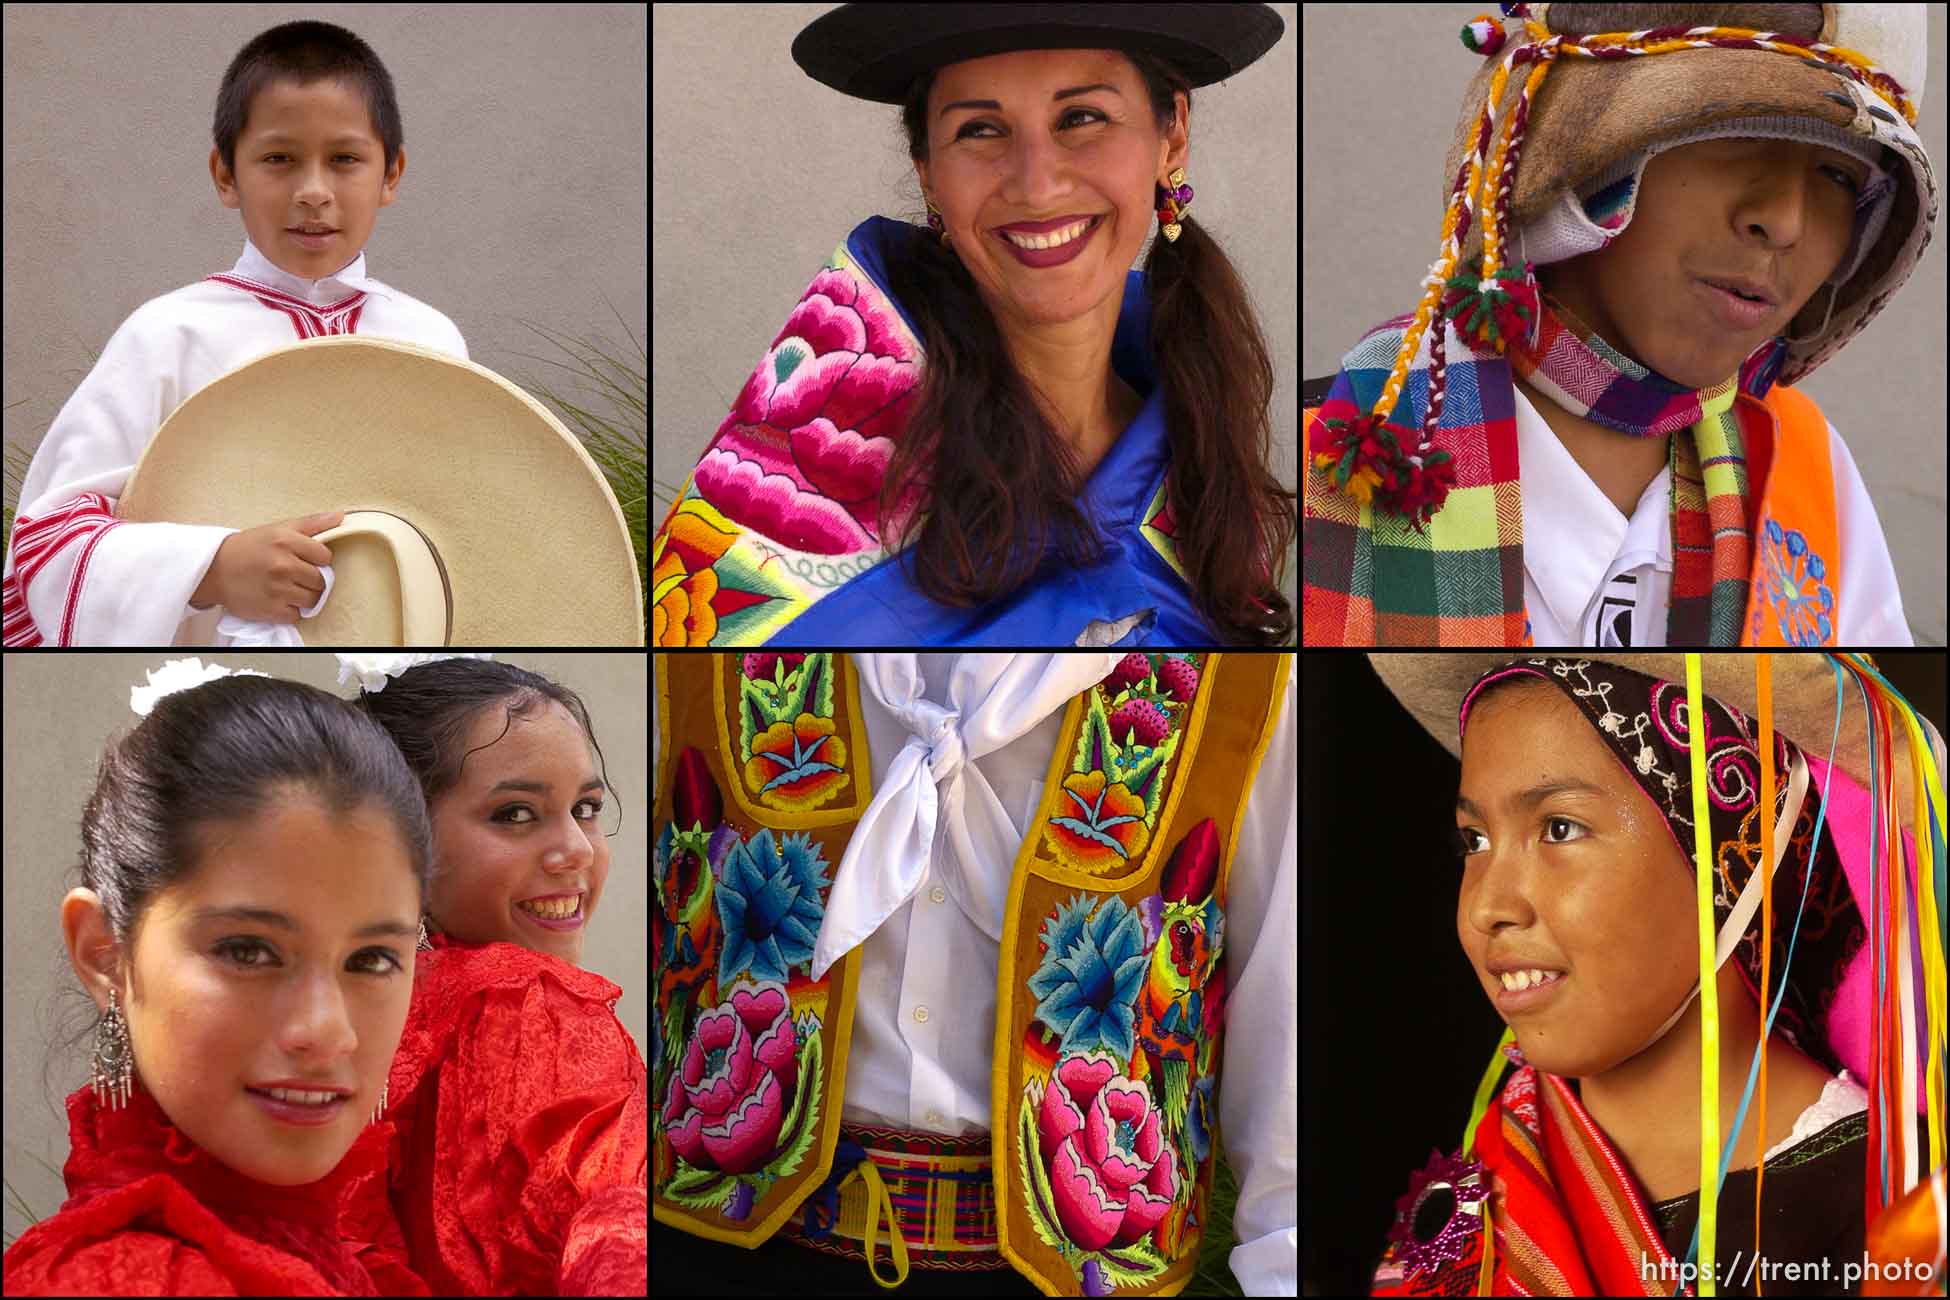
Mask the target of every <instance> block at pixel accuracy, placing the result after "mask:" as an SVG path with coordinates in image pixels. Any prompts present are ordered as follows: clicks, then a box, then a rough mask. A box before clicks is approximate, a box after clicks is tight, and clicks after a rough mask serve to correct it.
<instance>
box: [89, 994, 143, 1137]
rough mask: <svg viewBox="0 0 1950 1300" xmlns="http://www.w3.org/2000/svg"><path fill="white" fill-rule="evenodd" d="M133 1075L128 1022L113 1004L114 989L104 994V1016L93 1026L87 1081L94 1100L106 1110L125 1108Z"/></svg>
mask: <svg viewBox="0 0 1950 1300" xmlns="http://www.w3.org/2000/svg"><path fill="white" fill-rule="evenodd" d="M134 1073H135V1054H134V1053H133V1052H131V1051H130V1050H129V1022H128V1021H127V1020H124V1019H123V1018H122V1011H121V1008H120V1007H118V1006H116V1005H115V990H114V989H112V988H111V989H110V990H109V991H108V1014H107V1015H106V1016H104V1017H103V1018H102V1022H101V1023H100V1024H98V1025H96V1026H95V1057H94V1063H93V1069H92V1071H91V1073H90V1077H89V1082H90V1084H92V1085H93V1087H94V1089H95V1099H96V1100H97V1101H98V1102H100V1103H101V1104H102V1105H103V1106H105V1107H107V1108H108V1109H109V1110H120V1109H121V1108H122V1107H123V1106H126V1105H128V1102H129V1090H130V1086H131V1085H130V1080H131V1078H132V1077H133V1075H134Z"/></svg>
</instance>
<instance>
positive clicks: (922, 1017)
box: [914, 1007, 928, 1025]
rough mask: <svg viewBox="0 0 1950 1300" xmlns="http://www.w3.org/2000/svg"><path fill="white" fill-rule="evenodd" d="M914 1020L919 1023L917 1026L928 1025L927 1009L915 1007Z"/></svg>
mask: <svg viewBox="0 0 1950 1300" xmlns="http://www.w3.org/2000/svg"><path fill="white" fill-rule="evenodd" d="M914 1019H915V1021H916V1022H917V1023H919V1024H923V1025H925V1024H927V1023H928V1009H927V1008H926V1007H916V1008H914Z"/></svg>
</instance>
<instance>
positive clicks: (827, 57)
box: [792, 4, 1286, 104]
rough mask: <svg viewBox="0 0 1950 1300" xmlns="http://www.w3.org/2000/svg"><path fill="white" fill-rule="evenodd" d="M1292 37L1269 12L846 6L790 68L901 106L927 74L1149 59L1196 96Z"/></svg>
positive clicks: (1208, 7) (810, 32)
mask: <svg viewBox="0 0 1950 1300" xmlns="http://www.w3.org/2000/svg"><path fill="white" fill-rule="evenodd" d="M1285 31H1286V22H1285V21H1284V20H1283V19H1282V18H1281V17H1280V15H1279V14H1277V13H1275V12H1274V11H1273V8H1272V6H1270V5H1263V4H1068V5H1048V4H987V5H956V4H844V5H841V6H839V7H838V8H837V9H834V10H832V11H831V12H829V13H824V14H821V15H820V16H819V17H818V18H815V19H814V20H813V21H812V22H810V23H808V24H807V25H806V27H805V30H803V31H801V32H800V33H799V35H798V36H797V37H795V38H794V39H793V42H792V59H793V62H795V63H797V64H798V65H799V66H800V67H801V68H804V69H805V71H806V75H807V76H809V77H811V78H812V79H813V80H815V81H818V82H822V83H824V84H825V85H828V86H831V87H832V88H833V89H834V90H837V91H839V92H840V93H841V94H843V95H851V96H853V97H854V98H856V99H869V100H873V101H875V102H876V103H881V104H899V103H901V102H902V101H903V100H904V99H906V97H907V92H908V88H909V87H910V86H912V85H913V84H914V79H915V78H916V77H918V76H920V75H922V74H923V73H927V72H931V71H933V70H935V69H937V68H940V67H944V66H946V65H947V64H950V63H960V62H962V61H963V60H966V59H980V58H986V57H988V56H989V55H991V54H1009V53H1012V52H1013V51H1016V50H1089V49H1112V50H1127V51H1128V50H1133V49H1136V50H1142V51H1144V52H1145V53H1147V54H1153V55H1156V56H1158V57H1159V58H1162V59H1166V60H1169V61H1170V62H1171V63H1173V64H1174V65H1175V66H1177V67H1178V68H1179V69H1180V70H1181V71H1183V72H1184V73H1185V76H1186V77H1187V79H1188V80H1189V81H1190V82H1191V85H1192V87H1193V89H1197V88H1198V87H1200V86H1209V85H1211V84H1212V83H1213V82H1215V81H1221V80H1224V79H1225V78H1227V77H1230V76H1231V75H1233V74H1234V73H1235V72H1238V71H1240V70H1241V69H1243V68H1246V67H1248V66H1250V65H1251V64H1252V63H1253V62H1254V60H1256V59H1258V58H1259V56H1260V55H1262V54H1264V53H1266V51H1268V50H1270V49H1272V48H1273V46H1274V45H1275V44H1276V43H1277V42H1278V41H1279V39H1280V37H1281V35H1283V34H1284V33H1285Z"/></svg>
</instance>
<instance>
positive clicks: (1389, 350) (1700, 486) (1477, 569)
mask: <svg viewBox="0 0 1950 1300" xmlns="http://www.w3.org/2000/svg"><path fill="white" fill-rule="evenodd" d="M1478 267H1480V261H1477V262H1472V264H1471V266H1470V268H1469V271H1470V272H1474V271H1475V270H1476V269H1477V268H1478ZM1528 269H1529V268H1527V267H1526V268H1525V273H1526V274H1527V273H1528ZM1531 283H1533V284H1534V281H1532V282H1531ZM1523 293H1524V290H1522V289H1513V290H1512V291H1511V295H1510V296H1512V297H1515V298H1517V299H1518V301H1517V302H1516V308H1515V311H1514V313H1513V314H1505V315H1503V316H1502V317H1501V318H1500V319H1490V320H1483V321H1478V320H1470V321H1468V322H1464V323H1463V325H1464V328H1465V329H1466V330H1468V331H1469V333H1471V334H1473V335H1475V336H1478V337H1485V338H1487V339H1489V340H1491V342H1492V343H1494V342H1496V341H1499V340H1500V341H1501V342H1502V344H1503V348H1504V353H1505V354H1504V355H1499V353H1498V352H1497V351H1496V350H1494V348H1493V347H1487V346H1486V347H1476V346H1473V345H1472V344H1471V343H1470V342H1469V341H1468V340H1467V338H1466V337H1465V335H1464V334H1463V333H1460V332H1458V329H1457V325H1456V324H1455V323H1452V322H1451V320H1449V319H1441V320H1440V324H1441V328H1440V329H1432V330H1430V331H1429V334H1428V337H1429V339H1430V346H1429V347H1428V348H1424V349H1419V350H1418V352H1417V355H1416V358H1415V360H1414V362H1413V364H1412V365H1411V366H1410V367H1409V369H1408V372H1407V376H1406V382H1404V383H1403V384H1402V385H1401V387H1400V391H1399V396H1398V400H1397V402H1396V404H1395V408H1394V409H1393V410H1392V411H1388V410H1385V409H1383V410H1381V411H1380V412H1379V413H1378V414H1376V415H1373V416H1370V415H1367V414H1366V413H1368V412H1376V411H1377V409H1378V408H1382V407H1383V406H1384V400H1385V397H1386V393H1385V391H1384V389H1385V386H1386V385H1387V381H1388V379H1389V376H1390V373H1391V370H1392V368H1393V366H1394V364H1395V361H1396V358H1397V356H1398V354H1399V352H1400V349H1401V345H1402V340H1403V337H1404V335H1405V334H1406V333H1407V330H1408V328H1409V327H1410V326H1411V325H1412V318H1411V317H1406V316H1403V317H1397V318H1395V319H1393V320H1390V321H1386V322H1384V323H1383V324H1382V325H1381V326H1380V327H1379V328H1378V329H1377V330H1376V331H1374V332H1372V333H1370V334H1369V335H1368V336H1367V337H1366V338H1364V339H1362V340H1361V342H1360V343H1359V344H1357V345H1356V346H1355V348H1354V349H1353V351H1351V352H1349V353H1348V354H1347V355H1346V356H1345V357H1344V358H1343V359H1342V363H1341V371H1340V373H1339V374H1338V375H1337V376H1336V377H1335V379H1334V385H1333V388H1332V389H1331V390H1330V391H1329V393H1328V395H1327V399H1326V401H1325V402H1324V403H1322V405H1321V407H1320V409H1319V412H1318V417H1317V419H1316V420H1315V421H1314V423H1313V425H1312V428H1311V431H1310V437H1309V443H1308V448H1309V452H1310V457H1311V472H1310V474H1309V490H1308V493H1307V496H1308V501H1307V520H1306V544H1305V546H1304V547H1303V551H1304V560H1303V567H1304V569H1305V582H1306V591H1305V593H1304V605H1305V609H1306V622H1307V628H1308V630H1309V636H1308V638H1307V639H1308V641H1309V642H1310V643H1317V644H1324V643H1328V642H1329V641H1332V640H1334V639H1335V638H1334V635H1333V634H1334V631H1335V629H1336V628H1338V629H1339V631H1340V633H1341V635H1340V637H1339V638H1338V639H1339V640H1340V641H1341V642H1342V643H1353V642H1358V641H1372V642H1373V643H1375V644H1396V645H1405V644H1420V645H1530V644H1532V641H1531V637H1530V628H1529V619H1528V618H1527V617H1526V616H1525V613H1524V606H1523V540H1524V539H1523V499H1522V492H1521V488H1520V484H1519V477H1518V466H1517V422H1516V397H1515V392H1516V390H1515V385H1514V383H1513V379H1514V378H1518V377H1520V378H1522V379H1523V380H1524V381H1525V382H1526V383H1527V384H1529V385H1530V386H1531V387H1532V388H1533V389H1534V390H1535V391H1537V392H1539V393H1542V394H1544V395H1545V396H1547V397H1549V398H1550V399H1551V400H1553V401H1556V402H1557V403H1558V404H1559V405H1561V406H1562V407H1564V409H1566V410H1568V411H1570V412H1571V413H1573V414H1575V415H1579V416H1583V417H1584V418H1586V419H1589V420H1592V421H1594V422H1596V423H1599V424H1602V425H1605V426H1607V427H1608V428H1613V429H1617V430H1619V431H1620V432H1623V433H1627V434H1633V435H1638V436H1646V437H1650V436H1657V435H1665V434H1670V435H1672V437H1671V450H1670V452H1669V455H1668V465H1669V467H1670V468H1671V471H1672V496H1671V502H1672V512H1671V514H1672V542H1673V545H1672V553H1673V581H1672V599H1671V603H1670V606H1669V609H1668V612H1667V619H1666V644H1667V645H1736V644H1738V643H1739V640H1740V633H1741V622H1742V619H1743V617H1744V615H1745V613H1746V608H1747V599H1748V575H1749V574H1750V573H1751V572H1752V569H1753V534H1752V530H1751V527H1750V526H1749V523H1748V514H1747V496H1748V485H1747V459H1746V452H1745V442H1744V439H1743V437H1742V434H1741V429H1740V423H1739V418H1738V414H1737V413H1738V403H1737V398H1738V396H1739V394H1741V393H1746V394H1748V395H1749V396H1751V397H1753V398H1754V399H1756V400H1759V399H1761V398H1764V397H1765V396H1766V395H1767V392H1768V390H1769V389H1770V388H1771V387H1772V386H1773V382H1774V377H1775V376H1776V375H1777V374H1778V373H1779V372H1780V366H1781V361H1782V358H1783V357H1784V356H1785V353H1786V347H1785V344H1784V343H1782V341H1781V340H1779V339H1775V340H1773V341H1772V342H1771V343H1770V344H1769V345H1768V346H1765V347H1762V348H1760V349H1758V350H1756V351H1755V353H1754V354H1753V355H1752V356H1750V357H1749V358H1748V359H1747V361H1746V362H1745V364H1743V365H1742V367H1741V369H1740V374H1739V376H1738V377H1737V380H1736V379H1734V378H1729V379H1727V380H1726V381H1724V382H1722V383H1720V384H1717V385H1714V386H1712V387H1710V388H1705V389H1689V388H1685V387H1682V386H1681V385H1678V384H1675V383H1674V382H1672V381H1671V380H1669V379H1667V378H1666V377H1665V376H1663V375H1660V374H1657V373H1655V372H1653V371H1651V370H1648V369H1646V368H1645V367H1644V366H1642V365H1640V364H1639V363H1638V362H1636V361H1634V360H1632V359H1631V358H1630V357H1627V356H1625V355H1624V354H1623V353H1621V352H1619V351H1617V350H1616V349H1614V348H1612V347H1611V346H1610V345H1608V344H1607V343H1606V342H1605V341H1604V340H1603V339H1601V338H1599V337H1598V336H1597V335H1596V334H1595V333H1593V332H1592V331H1591V330H1590V329H1589V328H1588V327H1587V326H1585V325H1584V324H1582V323H1581V322H1580V321H1578V320H1577V319H1576V318H1575V317H1574V316H1572V315H1571V313H1570V312H1569V311H1568V310H1566V309H1565V308H1564V307H1563V305H1562V304H1560V303H1558V302H1557V301H1556V300H1555V299H1553V298H1550V297H1549V296H1548V295H1545V296H1543V298H1542V299H1541V300H1540V299H1539V298H1538V297H1537V296H1536V295H1535V293H1534V291H1533V292H1531V294H1530V296H1529V297H1528V298H1527V299H1525V298H1524V297H1523ZM1486 296H1487V295H1479V296H1478V297H1477V298H1476V299H1475V301H1477V302H1481V301H1483V299H1484V297H1486ZM1452 301H1454V300H1453V299H1452ZM1466 308H1467V304H1465V309H1466ZM1530 318H1534V319H1535V322H1536V325H1535V329H1534V331H1529V330H1527V329H1525V328H1524V326H1525V324H1526V321H1527V320H1528V319H1530ZM1512 367H1514V368H1515V373H1514V375H1513V373H1512ZM1431 393H1434V394H1435V397H1434V403H1433V409H1431ZM1414 431H1420V433H1419V434H1418V433H1417V432H1414ZM1418 444H1419V445H1421V446H1430V447H1433V449H1434V450H1433V451H1429V452H1427V453H1426V454H1422V455H1415V456H1408V457H1407V460H1408V461H1410V462H1412V463H1413V464H1414V466H1415V472H1414V473H1413V474H1412V476H1411V479H1410V481H1406V482H1404V481H1402V480H1400V479H1398V478H1397V477H1396V476H1395V472H1394V471H1393V470H1392V469H1391V468H1390V467H1389V465H1388V464H1387V463H1386V462H1387V461H1388V460H1389V459H1392V458H1393V456H1394V454H1396V453H1397V449H1398V448H1399V449H1400V450H1402V451H1406V450H1407V449H1409V448H1415V447H1417V446H1418ZM1383 499H1385V501H1386V505H1385V507H1384V508H1383V509H1380V510H1377V509H1376V508H1375V507H1376V506H1377V504H1382V501H1383ZM1365 601H1371V602H1372V605H1371V608H1372V611H1373V616H1372V625H1371V626H1370V627H1369V628H1367V629H1365V635H1363V629H1360V628H1357V627H1355V626H1353V623H1354V621H1355V620H1354V618H1352V617H1351V615H1352V614H1353V611H1354V610H1355V609H1356V608H1357V607H1358V606H1360V605H1361V604H1362V603H1363V602H1365Z"/></svg>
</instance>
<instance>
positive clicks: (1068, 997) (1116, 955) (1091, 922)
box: [1029, 894, 1151, 1061]
mask: <svg viewBox="0 0 1950 1300" xmlns="http://www.w3.org/2000/svg"><path fill="white" fill-rule="evenodd" d="M1093 909H1094V910H1093ZM1039 937H1040V938H1041V940H1042V943H1043V959H1042V962H1041V964H1040V965H1038V966H1037V967H1036V973H1035V974H1034V975H1031V976H1030V977H1029V991H1030V992H1031V993H1032V994H1034V995H1035V997H1036V1016H1037V1018H1038V1019H1040V1020H1041V1021H1042V1022H1043V1023H1044V1024H1045V1025H1047V1026H1049V1029H1050V1032H1052V1033H1055V1034H1060V1035H1062V1050H1063V1051H1064V1052H1065V1053H1077V1052H1093V1051H1101V1052H1106V1053H1108V1054H1109V1055H1110V1056H1111V1058H1112V1059H1113V1060H1118V1061H1128V1060H1130V1059H1131V1052H1132V1051H1133V1049H1134V1048H1135V1046H1136V1036H1135V1030H1136V1021H1137V999H1138V992H1139V991H1140V990H1141V989H1142V988H1143V987H1144V971H1145V967H1146V966H1147V965H1148V964H1149V963H1150V960H1151V949H1150V947H1149V946H1148V945H1147V944H1146V943H1145V942H1144V923H1143V921H1142V920H1141V919H1140V918H1139V916H1138V914H1137V912H1136V911H1134V910H1132V908H1131V907H1130V906H1129V905H1127V904H1126V903H1125V902H1124V900H1123V899H1121V898H1119V897H1117V896H1116V895H1115V894H1112V895H1109V896H1106V897H1103V898H1101V899H1100V898H1097V897H1095V896H1091V895H1083V896H1080V897H1077V898H1073V899H1071V900H1070V901H1069V902H1068V903H1067V904H1065V905H1064V906H1062V907H1060V908H1058V909H1057V911H1056V914H1055V915H1054V916H1051V917H1046V918H1045V919H1044V921H1043V930H1042V934H1041V935H1040V936H1039Z"/></svg>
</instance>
